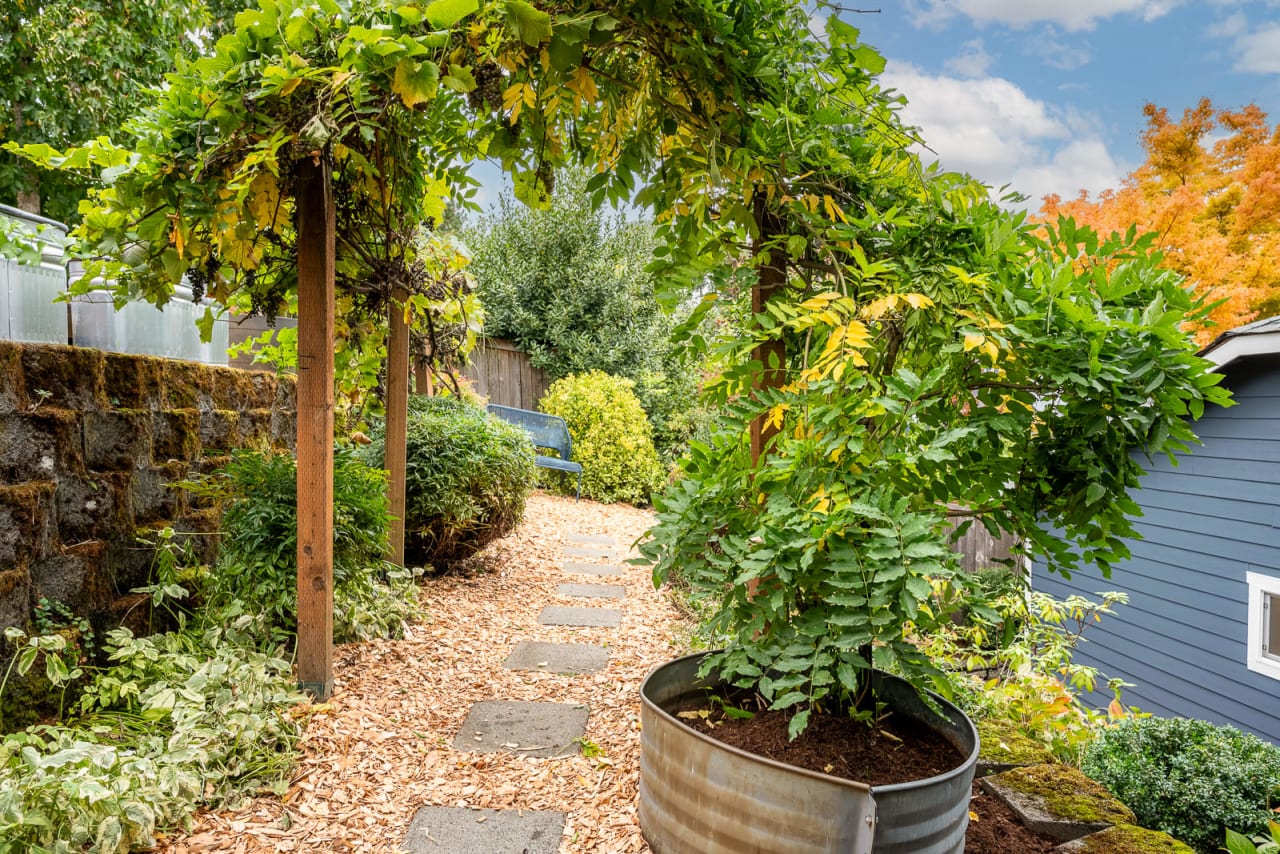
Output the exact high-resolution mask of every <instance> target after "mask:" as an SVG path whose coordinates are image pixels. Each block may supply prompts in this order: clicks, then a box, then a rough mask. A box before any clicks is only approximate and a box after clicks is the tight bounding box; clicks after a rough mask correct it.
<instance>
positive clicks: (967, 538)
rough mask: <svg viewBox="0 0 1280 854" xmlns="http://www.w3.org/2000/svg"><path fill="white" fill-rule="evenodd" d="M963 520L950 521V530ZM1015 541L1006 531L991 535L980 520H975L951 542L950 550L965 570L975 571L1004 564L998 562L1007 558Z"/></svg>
mask: <svg viewBox="0 0 1280 854" xmlns="http://www.w3.org/2000/svg"><path fill="white" fill-rule="evenodd" d="M963 521H964V520H962V519H957V520H956V521H955V522H953V523H952V525H951V530H953V531H954V530H955V529H956V528H958V527H959V526H960V523H961V522H963ZM1017 542H1018V540H1017V538H1016V537H1014V536H1013V535H1012V534H1008V533H1004V534H1002V535H1001V536H999V537H993V536H992V535H991V534H990V533H989V532H988V531H987V529H986V528H984V527H983V526H982V523H981V522H976V521H975V522H974V523H973V525H971V526H970V527H969V530H967V531H965V532H964V535H963V536H961V537H960V538H959V539H958V540H956V541H955V542H953V543H952V544H951V550H952V551H953V552H956V553H957V554H959V555H960V566H961V568H962V569H964V570H965V572H975V571H976V570H979V569H986V568H987V567H991V566H1003V565H1006V564H1002V563H1000V562H1001V561H1007V560H1008V559H1009V557H1010V553H1011V550H1012V549H1013V547H1014V546H1015V545H1016V544H1017Z"/></svg>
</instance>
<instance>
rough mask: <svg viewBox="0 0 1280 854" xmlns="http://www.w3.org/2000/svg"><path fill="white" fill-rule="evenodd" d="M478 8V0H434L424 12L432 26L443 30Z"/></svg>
mask: <svg viewBox="0 0 1280 854" xmlns="http://www.w3.org/2000/svg"><path fill="white" fill-rule="evenodd" d="M479 9H480V2H479V0H435V2H434V3H431V4H430V5H428V6H427V8H426V10H425V11H424V14H425V15H426V18H427V23H429V24H430V25H431V26H432V27H433V28H435V29H437V30H445V29H448V28H449V27H452V26H453V25H454V24H456V23H458V22H459V21H461V20H462V19H463V18H465V17H467V16H468V15H472V14H474V13H475V12H476V11H478V10H479Z"/></svg>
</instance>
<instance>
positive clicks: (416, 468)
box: [364, 397, 535, 569]
mask: <svg viewBox="0 0 1280 854" xmlns="http://www.w3.org/2000/svg"><path fill="white" fill-rule="evenodd" d="M373 440H374V441H373V443H372V444H370V445H368V446H367V447H366V448H365V451H364V453H365V459H367V460H369V461H370V462H371V463H372V464H375V465H381V463H382V459H383V453H384V451H383V448H384V435H383V433H382V431H381V430H377V431H375V433H374V436H373ZM406 456H407V460H408V463H407V470H406V475H405V536H404V540H405V542H404V550H405V560H406V561H407V562H409V563H415V564H420V565H423V566H426V565H430V566H432V567H434V568H436V569H445V568H447V567H448V566H449V565H450V564H452V563H454V562H456V561H459V560H462V559H463V558H467V557H470V556H471V555H473V554H475V553H476V552H478V551H479V550H480V549H482V548H484V547H485V546H487V545H488V544H489V543H491V542H493V541H494V540H496V539H498V538H500V537H505V536H506V535H507V534H509V533H511V531H512V530H513V529H514V528H515V526H516V525H517V524H518V523H519V522H520V519H521V517H523V516H524V505H525V501H526V500H527V499H528V497H529V493H530V491H532V489H533V483H534V478H535V472H534V466H533V457H534V454H533V447H532V446H531V445H530V444H529V438H528V435H527V434H526V433H525V432H524V431H523V430H521V429H520V428H518V427H513V426H512V425H510V424H506V423H504V422H501V421H498V420H497V419H494V418H491V417H489V414H488V413H486V412H485V411H484V410H483V409H480V408H479V407H477V406H475V405H473V404H471V403H468V402H466V401H464V400H461V399H459V398H456V397H413V398H411V399H410V405H409V424H408V440H407V453H406Z"/></svg>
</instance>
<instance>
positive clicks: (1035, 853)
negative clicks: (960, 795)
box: [964, 781, 1058, 854]
mask: <svg viewBox="0 0 1280 854" xmlns="http://www.w3.org/2000/svg"><path fill="white" fill-rule="evenodd" d="M969 811H970V813H971V814H970V816H969V829H968V831H967V832H966V833H965V837H964V854H1045V852H1048V851H1052V850H1053V849H1054V846H1056V845H1057V844H1058V843H1057V842H1055V841H1053V840H1051V839H1049V838H1048V837H1045V836H1040V835H1038V834H1035V833H1032V832H1031V831H1030V830H1028V829H1027V826H1026V825H1024V824H1023V823H1022V822H1020V821H1018V817H1017V816H1015V815H1014V814H1013V812H1012V811H1011V810H1010V809H1009V807H1007V806H1006V805H1005V804H1004V802H1003V801H1001V800H1000V799H999V798H994V797H992V796H991V795H988V794H987V793H986V792H984V791H982V789H981V788H980V787H979V786H978V783H977V781H974V784H973V797H972V798H971V799H970V801H969Z"/></svg>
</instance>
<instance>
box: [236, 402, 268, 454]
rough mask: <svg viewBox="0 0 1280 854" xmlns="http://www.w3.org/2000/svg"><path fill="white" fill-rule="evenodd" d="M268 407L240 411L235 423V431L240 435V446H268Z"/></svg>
mask: <svg viewBox="0 0 1280 854" xmlns="http://www.w3.org/2000/svg"><path fill="white" fill-rule="evenodd" d="M272 417H273V415H272V412H271V410H270V409H248V410H244V411H242V412H241V413H240V421H239V423H238V424H237V425H236V433H237V435H239V437H240V443H239V446H240V447H242V448H270V447H271V422H272Z"/></svg>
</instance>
